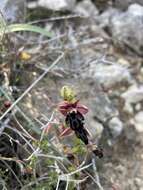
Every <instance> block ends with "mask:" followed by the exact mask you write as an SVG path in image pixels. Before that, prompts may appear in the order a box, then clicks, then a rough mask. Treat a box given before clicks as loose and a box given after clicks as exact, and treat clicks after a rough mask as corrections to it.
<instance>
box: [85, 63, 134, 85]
mask: <svg viewBox="0 0 143 190" xmlns="http://www.w3.org/2000/svg"><path fill="white" fill-rule="evenodd" d="M99 62H101V63H100V64H96V63H91V64H90V65H89V69H88V71H86V72H85V73H83V76H84V77H86V76H88V77H92V78H94V79H95V80H97V81H99V83H100V84H102V85H103V86H104V87H105V88H111V87H112V86H114V85H116V84H118V83H121V82H127V83H129V84H130V83H132V77H131V75H130V72H129V70H128V68H127V67H126V66H123V65H119V64H102V61H99Z"/></svg>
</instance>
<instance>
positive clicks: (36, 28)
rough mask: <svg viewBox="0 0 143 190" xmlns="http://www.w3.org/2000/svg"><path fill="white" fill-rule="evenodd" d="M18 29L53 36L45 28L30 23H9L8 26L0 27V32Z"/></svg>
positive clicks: (10, 31) (17, 30) (18, 30)
mask: <svg viewBox="0 0 143 190" xmlns="http://www.w3.org/2000/svg"><path fill="white" fill-rule="evenodd" d="M20 31H28V32H35V33H39V34H42V35H44V36H47V37H52V36H53V35H52V33H51V32H48V31H47V30H46V29H44V28H41V27H39V26H35V25H31V24H11V25H8V26H4V27H0V34H3V33H12V32H20Z"/></svg>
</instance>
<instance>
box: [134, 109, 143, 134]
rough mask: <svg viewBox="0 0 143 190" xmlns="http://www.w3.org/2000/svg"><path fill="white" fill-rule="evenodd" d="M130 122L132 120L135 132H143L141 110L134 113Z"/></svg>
mask: <svg viewBox="0 0 143 190" xmlns="http://www.w3.org/2000/svg"><path fill="white" fill-rule="evenodd" d="M132 122H133V124H134V126H135V129H136V130H137V132H139V133H141V132H143V111H141V112H138V113H137V114H136V115H135V118H134V120H133V121H132Z"/></svg>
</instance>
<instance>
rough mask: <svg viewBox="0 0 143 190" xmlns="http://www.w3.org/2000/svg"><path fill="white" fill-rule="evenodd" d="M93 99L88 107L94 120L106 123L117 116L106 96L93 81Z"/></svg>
mask: <svg viewBox="0 0 143 190" xmlns="http://www.w3.org/2000/svg"><path fill="white" fill-rule="evenodd" d="M93 90H94V98H93V99H92V102H91V104H89V107H90V108H91V110H92V113H93V117H94V119H95V120H97V121H98V120H99V121H102V122H103V123H106V122H107V120H110V119H111V118H112V117H116V116H118V114H119V112H118V110H117V109H116V108H115V107H114V105H113V104H112V102H111V100H110V99H109V98H108V96H107V95H106V94H105V93H104V92H103V89H102V88H101V86H100V84H99V83H98V82H97V80H95V87H94V89H93Z"/></svg>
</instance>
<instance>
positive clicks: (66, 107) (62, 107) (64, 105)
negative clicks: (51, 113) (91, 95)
mask: <svg viewBox="0 0 143 190" xmlns="http://www.w3.org/2000/svg"><path fill="white" fill-rule="evenodd" d="M58 110H59V111H60V112H61V113H62V114H63V115H64V116H66V115H67V113H68V112H70V111H72V110H76V111H78V112H80V113H81V114H86V113H87V112H88V108H87V107H86V106H85V105H83V104H80V103H79V100H77V101H76V102H74V103H70V102H68V101H63V102H61V103H60V104H59V105H58Z"/></svg>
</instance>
